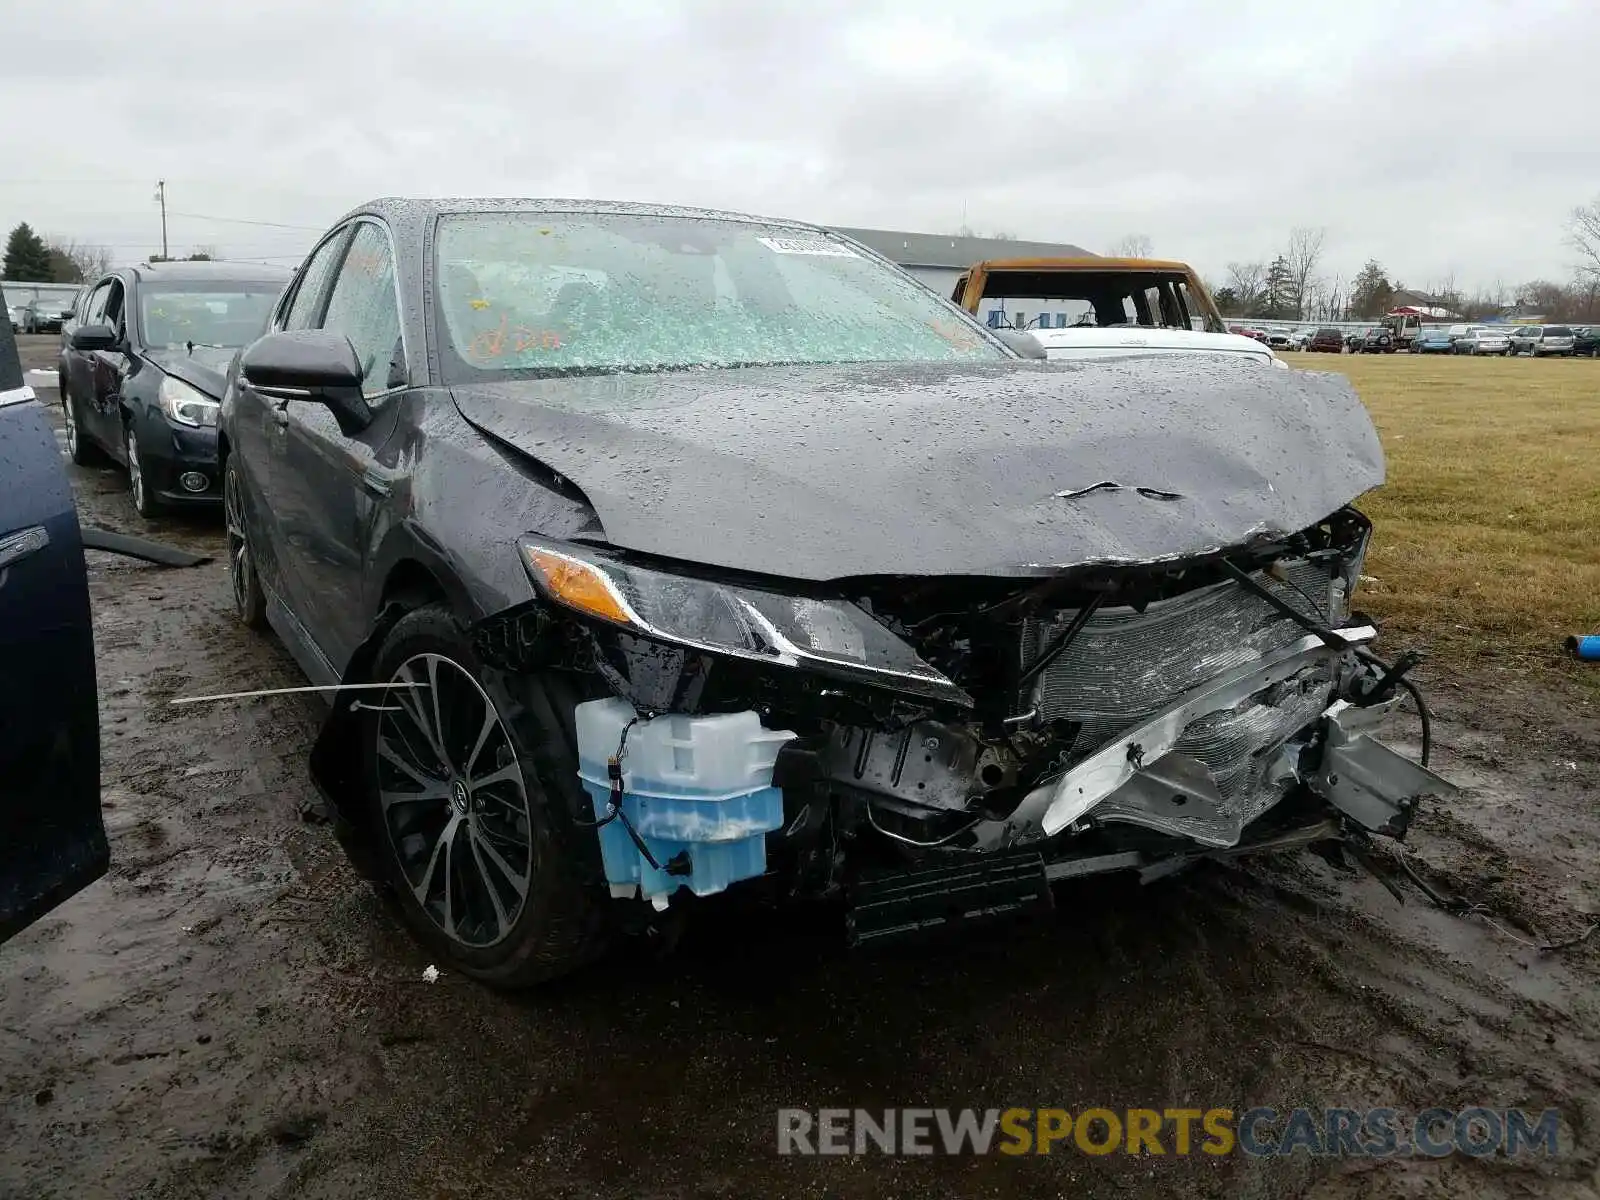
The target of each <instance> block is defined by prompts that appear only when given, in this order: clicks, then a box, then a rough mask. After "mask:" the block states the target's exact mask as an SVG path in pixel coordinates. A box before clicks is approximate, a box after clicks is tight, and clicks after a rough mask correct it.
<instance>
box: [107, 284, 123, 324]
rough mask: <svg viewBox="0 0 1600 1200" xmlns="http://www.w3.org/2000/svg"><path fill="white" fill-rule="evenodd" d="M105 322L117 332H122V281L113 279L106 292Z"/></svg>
mask: <svg viewBox="0 0 1600 1200" xmlns="http://www.w3.org/2000/svg"><path fill="white" fill-rule="evenodd" d="M105 323H106V324H107V325H109V326H111V328H113V329H115V330H116V331H117V332H118V333H121V332H122V281H121V280H118V279H113V280H112V281H111V288H110V290H109V291H108V292H107V293H106V315H105Z"/></svg>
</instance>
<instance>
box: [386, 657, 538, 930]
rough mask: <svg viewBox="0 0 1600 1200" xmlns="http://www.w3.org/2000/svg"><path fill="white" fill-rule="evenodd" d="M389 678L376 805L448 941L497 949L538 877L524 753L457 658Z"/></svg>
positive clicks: (412, 663) (420, 662) (418, 897)
mask: <svg viewBox="0 0 1600 1200" xmlns="http://www.w3.org/2000/svg"><path fill="white" fill-rule="evenodd" d="M389 682H390V685H391V686H390V687H389V688H388V689H387V690H385V692H384V693H383V697H384V698H383V700H382V701H381V702H380V711H379V714H378V725H377V776H378V778H377V785H378V802H379V808H380V811H381V813H382V819H383V824H384V827H385V831H386V833H387V836H388V838H389V843H390V846H391V847H392V849H393V850H394V853H395V857H396V860H397V861H398V863H399V866H400V870H401V873H402V874H403V876H404V878H405V885H406V886H407V887H408V888H409V889H410V891H411V895H412V898H413V899H414V900H415V901H416V903H417V907H418V908H420V909H421V910H422V911H423V912H424V913H426V914H427V916H428V918H429V920H431V921H432V922H433V923H434V924H435V925H436V926H438V928H439V929H440V930H441V931H442V932H443V933H444V935H445V936H446V937H448V938H450V939H451V940H452V941H455V942H457V943H459V944H461V945H462V946H465V947H469V948H472V949H482V948H484V947H487V946H492V945H494V944H496V943H497V942H500V941H502V940H503V939H504V938H505V937H506V936H507V935H508V934H509V933H510V932H511V927H512V926H513V925H515V924H516V922H517V918H518V916H519V915H520V914H521V912H522V909H523V906H524V904H525V903H526V901H527V896H528V887H529V883H530V882H531V880H532V876H533V831H532V820H531V817H530V809H529V807H528V792H527V786H526V784H525V783H524V781H523V776H522V766H521V764H520V763H519V762H518V761H517V754H516V749H515V747H514V746H513V745H512V743H511V738H510V735H509V733H508V732H507V730H506V727H505V724H504V722H503V721H502V720H501V719H500V715H499V713H497V712H496V711H495V707H494V703H493V702H492V701H491V700H490V699H489V696H488V694H487V693H486V692H485V691H484V690H483V688H482V687H481V686H479V684H478V681H477V680H476V679H475V678H473V676H472V674H471V673H470V672H469V671H467V670H466V669H465V668H464V667H462V666H460V665H459V664H458V663H456V662H455V661H453V660H452V659H449V658H446V657H444V656H443V655H439V654H417V655H414V656H412V657H411V658H409V659H407V660H406V661H405V662H403V663H402V664H401V665H400V667H399V668H398V669H397V670H396V671H395V673H394V675H393V676H392V677H391V678H390V681H389Z"/></svg>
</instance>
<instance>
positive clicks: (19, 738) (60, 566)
mask: <svg viewBox="0 0 1600 1200" xmlns="http://www.w3.org/2000/svg"><path fill="white" fill-rule="evenodd" d="M0 664H3V679H4V686H3V687H0V942H3V941H5V940H6V939H7V938H9V937H10V936H11V935H12V934H14V933H16V932H18V931H19V930H21V929H22V928H23V927H24V926H26V925H27V924H28V923H29V922H31V921H34V920H36V919H38V918H39V917H40V916H42V915H43V914H44V913H46V912H48V911H49V910H50V909H51V908H54V907H55V906H56V905H57V904H60V903H61V902H62V901H63V900H65V899H67V897H69V896H71V895H72V894H73V893H75V892H77V891H79V890H81V889H82V888H84V887H86V886H88V885H89V884H90V883H92V882H93V881H94V880H96V879H98V878H99V877H100V876H101V875H103V874H104V873H105V869H106V860H107V849H106V831H105V825H104V824H103V823H102V822H101V819H100V713H99V707H98V704H99V701H98V699H97V697H96V691H95V666H94V628H93V626H92V625H91V624H90V617H89V585H88V579H87V574H86V572H85V570H84V564H83V545H82V542H81V540H80V535H79V532H78V515H77V510H76V509H75V508H74V507H73V502H72V487H71V485H70V484H69V483H68V481H67V474H66V471H65V469H64V468H63V466H62V462H61V452H60V450H59V449H58V447H57V445H56V440H55V434H54V433H53V432H52V430H51V428H50V426H49V423H48V422H47V421H46V419H45V415H44V411H43V409H41V408H40V407H39V404H38V402H37V401H36V400H34V399H33V398H32V396H31V393H29V392H27V391H26V390H24V388H23V386H22V370H21V367H20V365H19V363H18V361H17V352H16V343H15V340H14V339H13V337H12V334H11V324H10V322H4V323H0Z"/></svg>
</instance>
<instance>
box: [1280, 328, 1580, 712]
mask: <svg viewBox="0 0 1600 1200" xmlns="http://www.w3.org/2000/svg"><path fill="white" fill-rule="evenodd" d="M1285 357H1287V358H1288V361H1289V365H1290V366H1292V367H1299V368H1302V369H1308V370H1327V371H1340V372H1342V373H1344V374H1345V375H1347V376H1348V377H1349V378H1350V381H1351V382H1352V383H1353V384H1354V385H1355V388H1356V390H1357V392H1359V393H1360V395H1361V398H1362V399H1363V400H1364V401H1366V404H1367V407H1368V408H1369V409H1370V410H1371V412H1372V416H1373V419H1374V421H1375V422H1376V423H1377V426H1378V432H1379V434H1380V435H1381V436H1382V438H1383V448H1384V452H1385V454H1386V455H1387V457H1388V483H1386V484H1385V485H1384V486H1383V488H1381V489H1380V490H1378V491H1377V492H1374V493H1373V494H1371V495H1370V496H1368V497H1367V498H1366V499H1364V500H1363V501H1362V502H1361V508H1362V510H1363V511H1364V512H1366V513H1367V515H1368V516H1370V517H1371V518H1372V520H1373V523H1374V525H1375V526H1376V532H1375V536H1374V540H1373V547H1372V550H1371V553H1370V554H1369V555H1368V558H1367V565H1366V574H1367V575H1368V576H1370V577H1371V579H1370V580H1369V581H1368V582H1366V583H1364V584H1363V586H1362V590H1361V591H1360V592H1359V593H1358V594H1357V595H1358V602H1359V606H1360V607H1362V608H1365V609H1367V610H1368V611H1370V612H1372V613H1373V615H1374V616H1377V617H1378V618H1380V620H1381V621H1382V622H1383V625H1384V629H1385V634H1386V636H1385V645H1386V646H1387V647H1388V648H1389V649H1391V650H1392V649H1396V648H1399V647H1403V646H1405V645H1408V644H1413V643H1420V644H1422V645H1424V646H1425V647H1427V648H1429V649H1431V651H1432V657H1433V658H1434V659H1435V660H1436V661H1438V662H1439V663H1440V665H1442V666H1446V667H1448V666H1451V665H1455V666H1461V667H1470V666H1471V665H1473V663H1474V662H1475V661H1479V660H1484V659H1491V660H1492V659H1498V660H1501V661H1502V662H1506V661H1507V660H1510V661H1514V662H1517V663H1520V664H1523V665H1527V666H1530V667H1531V666H1534V665H1537V664H1541V663H1542V664H1545V665H1558V664H1562V663H1563V661H1564V660H1563V653H1564V652H1563V650H1562V647H1561V641H1562V639H1563V638H1564V637H1565V636H1566V635H1567V634H1569V633H1591V632H1596V631H1600V362H1597V361H1595V360H1593V359H1544V360H1532V359H1526V358H1518V359H1500V358H1495V359H1475V358H1456V357H1450V356H1446V355H1429V356H1426V357H1422V356H1418V355H1412V354H1394V355H1340V356H1338V357H1334V356H1333V355H1314V354H1291V355H1287V356H1285ZM1582 673H1583V674H1584V676H1585V677H1586V678H1589V677H1591V676H1600V671H1594V670H1592V669H1590V668H1584V669H1583V672H1582ZM1593 681H1594V682H1600V678H1597V679H1594V680H1593Z"/></svg>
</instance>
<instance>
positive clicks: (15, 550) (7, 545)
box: [0, 525, 50, 587]
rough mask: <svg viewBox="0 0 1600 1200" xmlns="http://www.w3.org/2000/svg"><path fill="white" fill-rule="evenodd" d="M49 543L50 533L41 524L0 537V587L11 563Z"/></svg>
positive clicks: (9, 571)
mask: <svg viewBox="0 0 1600 1200" xmlns="http://www.w3.org/2000/svg"><path fill="white" fill-rule="evenodd" d="M49 544H50V534H49V533H48V532H47V531H46V530H45V527H44V526H43V525H35V526H33V528H31V529H23V530H19V531H18V532H16V533H10V534H7V535H6V536H5V537H3V538H0V587H4V586H5V585H6V580H7V579H8V578H10V576H11V567H12V564H14V563H19V562H21V561H22V560H23V559H25V558H27V557H28V556H29V555H30V554H37V553H38V552H39V551H40V550H43V549H44V548H45V547H46V546H48V545H49Z"/></svg>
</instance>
